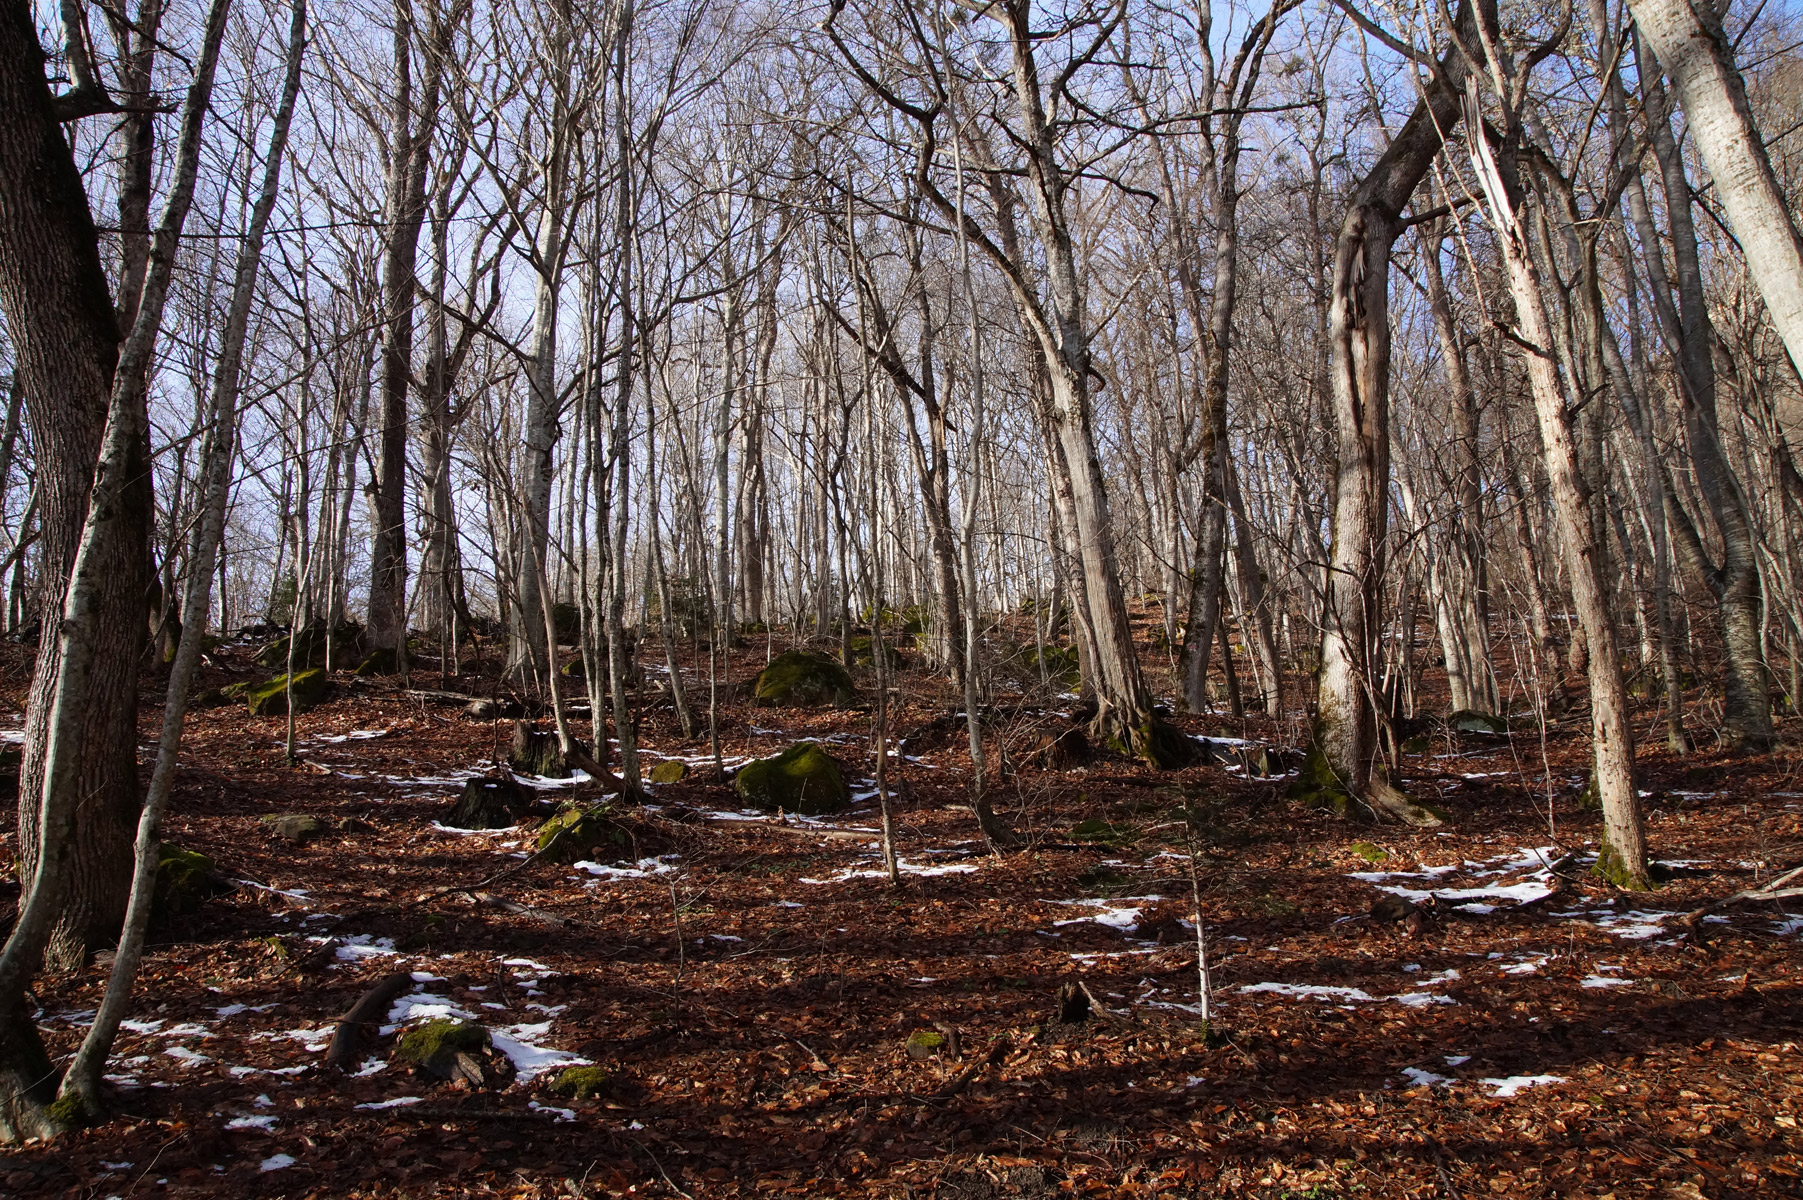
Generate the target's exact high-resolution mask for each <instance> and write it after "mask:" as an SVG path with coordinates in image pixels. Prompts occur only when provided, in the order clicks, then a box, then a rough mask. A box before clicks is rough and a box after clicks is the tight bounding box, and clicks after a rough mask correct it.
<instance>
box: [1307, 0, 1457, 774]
mask: <svg viewBox="0 0 1803 1200" xmlns="http://www.w3.org/2000/svg"><path fill="white" fill-rule="evenodd" d="M1457 19H1458V23H1459V28H1460V29H1461V30H1465V31H1467V33H1469V31H1470V30H1471V28H1472V22H1473V20H1474V18H1473V14H1472V11H1471V6H1470V5H1469V4H1461V5H1460V7H1459V16H1458V18H1457ZM1464 74H1465V68H1464V59H1463V57H1462V56H1461V55H1460V54H1459V53H1458V51H1457V50H1456V49H1455V50H1454V51H1452V52H1451V53H1450V54H1448V55H1447V56H1446V58H1445V59H1444V60H1443V61H1442V62H1441V64H1440V68H1439V71H1438V72H1437V73H1436V76H1435V78H1434V80H1433V82H1432V83H1431V84H1429V86H1428V91H1427V95H1426V96H1425V97H1424V98H1423V99H1422V100H1421V102H1420V103H1418V104H1417V105H1416V106H1415V111H1414V112H1413V113H1412V114H1410V116H1409V119H1408V121H1407V122H1406V123H1405V124H1404V125H1403V127H1402V128H1401V129H1400V130H1399V131H1398V132H1397V135H1396V137H1395V139H1394V140H1393V141H1391V143H1390V145H1389V148H1388V149H1386V150H1385V151H1384V153H1383V156H1382V157H1381V158H1379V159H1378V161H1377V163H1376V164H1375V165H1374V166H1373V167H1372V168H1371V171H1370V173H1369V174H1368V175H1366V177H1365V178H1364V180H1363V181H1361V182H1360V184H1359V185H1358V187H1357V188H1355V189H1354V190H1353V193H1352V196H1351V198H1350V199H1349V201H1348V203H1347V210H1346V217H1345V220H1344V221H1343V222H1342V223H1341V225H1340V233H1339V239H1338V242H1337V245H1336V246H1335V250H1334V261H1333V268H1332V279H1331V292H1330V298H1329V302H1328V340H1329V345H1330V348H1331V354H1332V368H1331V372H1330V374H1331V384H1330V386H1331V391H1332V403H1333V417H1334V430H1335V436H1336V442H1335V445H1336V449H1337V456H1336V459H1335V472H1334V485H1333V497H1334V507H1333V547H1332V551H1331V557H1330V559H1329V562H1328V567H1327V577H1326V586H1325V599H1324V603H1323V605H1322V614H1321V661H1320V666H1319V670H1318V675H1317V681H1318V699H1317V702H1316V711H1315V732H1314V748H1315V751H1316V753H1317V754H1318V756H1319V768H1320V770H1319V771H1318V772H1317V774H1318V775H1319V776H1321V782H1322V783H1323V784H1327V783H1328V782H1329V780H1328V778H1327V777H1329V776H1331V786H1330V787H1329V789H1328V790H1329V791H1331V792H1332V793H1333V794H1334V797H1335V798H1336V799H1337V798H1338V797H1339V796H1340V795H1342V794H1343V795H1345V796H1351V797H1356V798H1358V799H1360V800H1361V801H1365V802H1369V801H1370V799H1371V796H1370V795H1368V793H1370V792H1371V788H1370V784H1371V769H1372V763H1373V759H1374V757H1375V755H1376V750H1377V716H1376V713H1377V703H1378V696H1377V694H1376V689H1377V688H1378V686H1379V685H1378V678H1377V639H1378V637H1379V635H1380V633H1381V632H1382V629H1383V619H1382V616H1383V588H1382V583H1383V575H1384V560H1385V535H1386V531H1387V526H1388V520H1389V483H1390V309H1389V306H1390V255H1391V251H1392V248H1393V247H1394V245H1395V242H1396V238H1397V236H1398V235H1399V234H1400V233H1401V232H1402V229H1403V225H1402V221H1401V213H1402V209H1403V207H1404V206H1405V205H1407V204H1408V202H1409V199H1410V197H1412V196H1413V195H1414V193H1415V188H1416V187H1417V185H1419V184H1420V182H1421V180H1422V177H1423V176H1425V175H1426V174H1427V170H1428V168H1429V167H1430V166H1431V165H1432V164H1433V160H1434V156H1435V155H1436V154H1438V153H1439V150H1440V145H1441V140H1442V138H1443V137H1444V136H1445V134H1446V132H1447V131H1449V130H1451V129H1452V128H1453V127H1454V126H1455V125H1457V123H1458V120H1459V103H1458V96H1457V91H1456V89H1457V88H1458V87H1459V86H1460V82H1461V80H1462V79H1463V77H1464Z"/></svg>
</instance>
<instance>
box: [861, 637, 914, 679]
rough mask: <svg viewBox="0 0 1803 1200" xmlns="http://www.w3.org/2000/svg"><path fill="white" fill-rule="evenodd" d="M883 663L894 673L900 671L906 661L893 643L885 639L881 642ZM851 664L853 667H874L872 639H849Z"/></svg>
mask: <svg viewBox="0 0 1803 1200" xmlns="http://www.w3.org/2000/svg"><path fill="white" fill-rule="evenodd" d="M883 661H884V662H885V663H887V664H888V666H889V669H890V670H892V671H895V670H900V669H901V666H902V664H903V663H904V662H906V661H907V660H906V659H904V658H903V657H902V652H901V651H900V650H899V649H898V648H897V647H896V645H895V643H894V642H891V641H889V640H888V639H886V638H885V639H884V641H883ZM851 662H852V665H853V666H855V667H874V666H876V650H875V647H874V642H873V639H871V638H867V637H855V638H853V639H851Z"/></svg>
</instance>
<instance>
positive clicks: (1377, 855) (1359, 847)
mask: <svg viewBox="0 0 1803 1200" xmlns="http://www.w3.org/2000/svg"><path fill="white" fill-rule="evenodd" d="M1347 849H1349V850H1351V851H1352V852H1353V853H1354V854H1356V855H1358V856H1359V857H1360V858H1362V859H1364V860H1365V861H1366V862H1368V863H1370V864H1371V865H1372V866H1376V865H1377V864H1379V863H1386V862H1389V861H1390V852H1389V851H1388V850H1385V849H1384V848H1383V847H1382V846H1379V845H1377V844H1376V843H1375V842H1354V843H1352V845H1351V846H1348V847H1347Z"/></svg>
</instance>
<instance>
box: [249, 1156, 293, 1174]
mask: <svg viewBox="0 0 1803 1200" xmlns="http://www.w3.org/2000/svg"><path fill="white" fill-rule="evenodd" d="M293 1165H294V1155H292V1154H271V1155H270V1156H269V1157H268V1158H266V1159H264V1160H263V1164H262V1165H261V1166H259V1167H258V1168H257V1170H259V1171H261V1172H263V1173H264V1174H268V1173H269V1172H271V1171H282V1170H286V1169H287V1168H289V1167H292V1166H293Z"/></svg>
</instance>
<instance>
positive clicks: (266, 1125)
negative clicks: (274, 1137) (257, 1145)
mask: <svg viewBox="0 0 1803 1200" xmlns="http://www.w3.org/2000/svg"><path fill="white" fill-rule="evenodd" d="M225 1127H226V1128H227V1129H261V1130H262V1131H263V1132H265V1133H268V1132H269V1131H270V1130H271V1129H274V1128H275V1118H274V1117H233V1118H232V1119H231V1120H229V1121H227V1122H226V1123H225Z"/></svg>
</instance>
